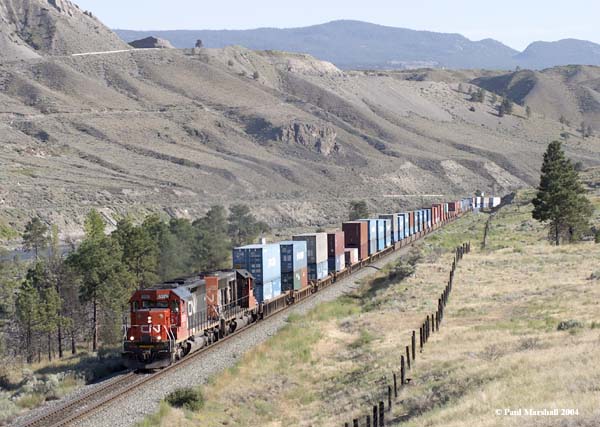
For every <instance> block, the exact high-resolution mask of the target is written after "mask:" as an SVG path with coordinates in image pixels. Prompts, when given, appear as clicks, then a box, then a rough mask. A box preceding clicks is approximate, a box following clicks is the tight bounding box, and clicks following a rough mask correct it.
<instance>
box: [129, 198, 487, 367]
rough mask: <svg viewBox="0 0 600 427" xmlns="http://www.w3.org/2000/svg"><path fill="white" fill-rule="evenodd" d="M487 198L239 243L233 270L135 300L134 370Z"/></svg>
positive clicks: (215, 337) (288, 301)
mask: <svg viewBox="0 0 600 427" xmlns="http://www.w3.org/2000/svg"><path fill="white" fill-rule="evenodd" d="M480 200H481V199H479V200H478V199H473V198H469V199H462V200H459V201H452V202H448V203H437V204H433V205H432V206H431V207H428V208H424V209H418V210H414V211H409V212H401V213H394V214H385V215H379V217H377V218H366V219H360V220H357V221H348V222H344V223H343V224H342V230H339V231H335V232H332V233H309V234H300V235H296V236H293V237H292V240H289V241H284V242H278V243H269V244H267V243H264V242H263V243H261V244H256V245H248V246H242V247H238V248H234V249H233V254H232V255H233V268H232V269H231V270H223V271H214V272H207V273H202V274H198V275H195V276H192V277H186V278H182V279H176V280H172V281H168V282H165V283H161V284H158V285H155V286H153V287H151V288H148V289H143V290H138V291H136V292H134V294H133V295H132V297H131V299H130V300H129V304H130V322H129V324H128V325H126V328H125V331H126V332H125V335H124V342H123V358H124V361H125V363H126V365H127V366H128V367H129V368H131V369H143V370H148V369H156V368H163V367H167V366H169V365H171V364H172V363H174V362H176V361H177V360H180V359H182V358H183V357H185V356H187V355H188V354H190V353H192V352H194V351H197V350H199V349H202V348H204V347H207V346H209V345H211V344H213V343H216V342H218V341H219V340H220V339H223V338H224V337H226V336H228V335H230V334H232V333H234V332H236V331H237V330H239V329H241V328H245V327H247V326H249V325H252V324H254V323H255V322H257V321H259V320H261V319H265V318H267V317H269V316H272V315H273V314H275V313H277V312H279V311H281V310H284V309H286V308H287V307H289V306H291V305H293V304H295V303H298V302H299V301H302V300H304V299H306V298H308V297H310V296H311V295H312V294H313V293H315V292H318V291H319V290H321V289H323V288H325V287H327V286H329V285H331V284H332V283H334V282H336V281H337V280H340V279H342V278H344V277H347V276H348V275H350V274H352V273H354V272H355V271H357V270H359V269H361V268H363V267H365V266H367V265H369V264H371V263H372V262H374V261H376V260H377V259H379V258H381V257H383V256H386V255H388V254H390V253H392V252H394V251H396V250H398V249H400V248H403V247H404V246H406V245H409V244H411V243H412V242H414V241H415V240H417V239H419V238H421V237H423V236H424V235H426V234H428V233H430V232H432V231H433V230H436V229H437V228H439V227H441V226H443V225H444V224H446V223H448V222H449V221H452V220H454V219H456V218H457V217H459V216H461V215H463V214H464V213H466V212H469V211H471V210H473V208H474V207H476V206H478V204H479V203H482V202H481V201H480ZM492 203H493V202H492Z"/></svg>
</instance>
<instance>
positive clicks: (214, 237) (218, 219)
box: [193, 206, 231, 271]
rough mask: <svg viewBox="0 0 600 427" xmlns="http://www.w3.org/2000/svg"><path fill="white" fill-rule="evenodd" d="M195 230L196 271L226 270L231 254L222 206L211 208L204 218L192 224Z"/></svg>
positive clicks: (225, 217) (224, 212)
mask: <svg viewBox="0 0 600 427" xmlns="http://www.w3.org/2000/svg"><path fill="white" fill-rule="evenodd" d="M193 226H194V229H195V230H196V240H195V243H194V255H193V257H194V264H195V266H196V269H197V270H200V271H203V270H215V269H220V268H226V267H227V265H228V261H229V255H230V253H231V240H230V238H229V236H228V235H227V229H228V224H227V213H226V211H225V208H224V207H222V206H213V207H211V208H210V210H209V211H208V212H207V214H206V216H205V217H204V218H201V219H198V220H196V221H194V223H193Z"/></svg>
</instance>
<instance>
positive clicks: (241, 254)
mask: <svg viewBox="0 0 600 427" xmlns="http://www.w3.org/2000/svg"><path fill="white" fill-rule="evenodd" d="M233 268H235V269H244V270H248V271H249V272H250V273H251V274H252V275H253V276H254V297H255V298H256V301H258V303H262V302H264V301H267V300H270V299H272V298H275V297H277V296H279V295H281V250H280V246H279V244H278V243H270V244H262V245H248V246H242V247H239V248H234V249H233Z"/></svg>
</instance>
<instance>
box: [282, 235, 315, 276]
mask: <svg viewBox="0 0 600 427" xmlns="http://www.w3.org/2000/svg"><path fill="white" fill-rule="evenodd" d="M279 246H281V272H282V273H291V272H294V271H296V270H300V269H302V268H306V267H307V266H308V265H307V257H306V242H305V241H301V240H298V241H294V240H288V241H285V242H279Z"/></svg>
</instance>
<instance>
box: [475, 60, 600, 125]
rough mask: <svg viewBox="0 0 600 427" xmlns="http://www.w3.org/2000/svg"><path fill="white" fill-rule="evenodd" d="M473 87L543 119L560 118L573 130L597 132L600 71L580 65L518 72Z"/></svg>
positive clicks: (479, 81)
mask: <svg viewBox="0 0 600 427" xmlns="http://www.w3.org/2000/svg"><path fill="white" fill-rule="evenodd" d="M473 83H475V84H477V85H479V86H481V87H484V88H486V89H488V90H491V91H494V92H496V93H499V94H507V96H508V97H510V98H511V99H513V100H514V101H515V102H518V103H520V104H523V105H529V106H531V107H532V109H533V110H535V111H537V112H538V113H540V114H544V115H546V116H547V117H550V118H553V119H555V120H558V119H559V118H560V117H561V116H563V117H564V118H566V119H567V120H569V121H570V122H571V123H572V124H573V126H574V127H575V126H579V124H580V123H581V122H582V121H585V122H586V124H587V125H590V126H592V127H593V128H595V129H596V130H600V126H599V125H598V123H599V122H598V120H599V119H600V68H599V67H591V66H582V65H571V66H566V67H555V68H549V69H546V70H543V71H529V70H522V71H517V72H514V73H508V74H502V75H499V76H484V77H479V78H476V79H474V80H473Z"/></svg>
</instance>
